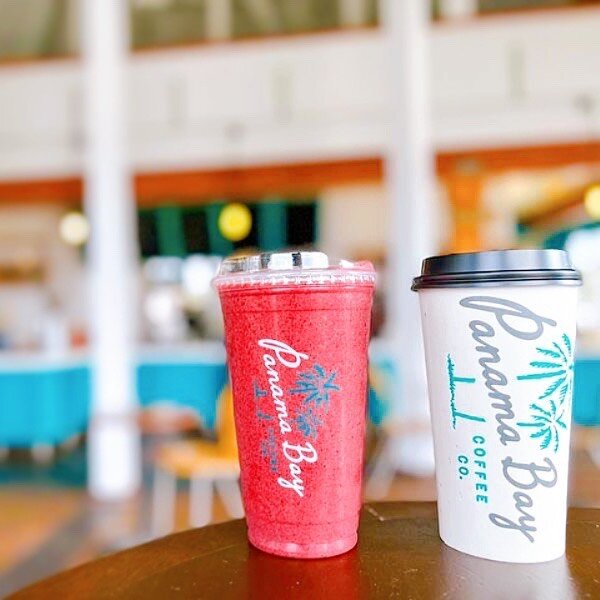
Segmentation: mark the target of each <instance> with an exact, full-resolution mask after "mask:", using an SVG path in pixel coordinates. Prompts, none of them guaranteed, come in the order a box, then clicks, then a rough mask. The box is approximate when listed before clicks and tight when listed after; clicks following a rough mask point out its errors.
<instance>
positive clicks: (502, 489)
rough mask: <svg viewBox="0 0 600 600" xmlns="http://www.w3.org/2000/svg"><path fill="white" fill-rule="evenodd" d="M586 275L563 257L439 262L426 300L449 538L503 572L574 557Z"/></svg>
mask: <svg viewBox="0 0 600 600" xmlns="http://www.w3.org/2000/svg"><path fill="white" fill-rule="evenodd" d="M580 285H581V277H580V275H579V273H578V272H577V271H576V270H575V269H573V267H572V266H571V264H570V262H569V258H568V255H567V253H566V252H564V251H561V250H504V251H492V252H479V253H469V254H454V255H448V256H437V257H432V258H429V259H426V260H425V261H424V262H423V266H422V273H421V276H420V277H417V278H416V279H415V280H414V282H413V289H414V290H416V291H418V292H419V300H420V306H421V317H422V325H423V336H424V343H425V357H426V363H427V378H428V386H429V398H430V404H431V417H432V427H433V436H434V446H435V459H436V478H437V490H438V516H439V528H440V537H441V538H442V540H443V541H444V542H445V543H446V544H447V545H448V546H450V547H452V548H455V549H456V550H460V551H462V552H465V553H467V554H471V555H474V556H478V557H482V558H487V559H491V560H498V561H506V562H516V563H534V562H544V561H549V560H553V559H556V558H558V557H560V556H562V555H563V553H564V551H565V529H566V508H567V484H568V471H569V436H570V428H571V404H572V394H573V375H574V368H573V367H574V351H575V331H576V323H575V311H576V304H577V292H578V287H579V286H580Z"/></svg>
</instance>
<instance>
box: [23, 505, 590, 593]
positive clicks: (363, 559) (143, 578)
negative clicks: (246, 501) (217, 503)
mask: <svg viewBox="0 0 600 600" xmlns="http://www.w3.org/2000/svg"><path fill="white" fill-rule="evenodd" d="M475 534H476V532H475ZM567 546H568V549H567V555H566V557H564V558H562V559H559V560H556V561H553V562H550V563H543V564H537V565H512V564H506V563H497V562H492V561H487V560H483V559H478V558H473V557H470V556H467V555H465V554H461V553H459V552H456V551H455V550H452V549H450V548H448V547H446V546H445V545H444V544H443V543H442V542H441V541H440V539H439V538H438V534H437V521H436V508H435V504H431V503H381V504H368V505H366V506H365V508H364V510H363V514H362V520H361V528H360V541H359V545H358V547H357V548H355V549H354V550H352V551H350V552H348V553H346V554H343V555H341V556H338V557H335V558H329V559H323V560H304V561H302V560H290V559H283V558H278V557H275V556H270V555H269V554H264V553H263V552H260V551H259V550H256V549H254V548H252V547H251V546H250V545H249V544H248V542H247V540H246V531H245V523H244V521H231V522H229V523H224V524H222V525H214V526H211V527H205V528H203V529H194V530H189V531H185V532H183V533H178V534H175V535H171V536H168V537H165V538H162V539H159V540H155V541H153V542H150V543H147V544H144V545H142V546H137V547H136V548H132V549H130V550H126V551H124V552H119V553H117V554H113V555H111V556H108V557H106V558H102V559H100V560H97V561H94V562H91V563H88V564H86V565H83V566H81V567H78V568H76V569H72V570H70V571H66V572H64V573H60V574H58V575H56V576H54V577H52V578H50V579H46V580H44V581H41V582H39V583H37V584H35V585H33V586H31V587H28V588H26V589H24V590H22V591H21V592H18V593H17V594H16V595H14V596H12V598H15V599H17V598H18V599H35V598H40V599H41V598H43V599H44V600H48V599H55V598H58V599H60V600H67V599H70V598H77V599H78V600H83V599H85V600H89V599H94V598H133V599H136V598H140V599H141V598H143V599H145V600H150V599H153V598H157V599H158V598H160V599H170V598H208V599H213V598H215V599H217V600H224V599H226V598H236V599H239V598H241V599H244V598H257V599H261V600H263V599H269V598H277V599H285V598H302V599H307V600H314V599H319V598H328V599H329V598H333V599H334V600H351V599H353V598H406V599H413V600H418V599H423V600H431V599H435V598H444V599H446V600H452V599H460V600H469V599H471V598H473V599H475V598H476V599H477V600H493V599H495V598H498V599H501V598H511V599H515V600H529V599H533V600H535V599H538V598H539V599H543V600H551V599H555V598H556V599H560V600H566V599H569V598H592V599H595V598H600V510H593V509H577V508H574V509H571V510H570V511H569V526H568V536H567Z"/></svg>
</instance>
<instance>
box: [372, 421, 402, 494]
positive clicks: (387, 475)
mask: <svg viewBox="0 0 600 600" xmlns="http://www.w3.org/2000/svg"><path fill="white" fill-rule="evenodd" d="M393 441H394V438H393V437H392V436H391V435H388V434H385V433H383V434H382V439H381V440H380V441H379V447H378V448H377V452H376V454H375V457H374V458H373V463H372V471H371V474H370V476H369V478H368V480H367V485H366V490H365V494H366V497H367V498H368V499H369V500H381V499H383V498H385V497H386V496H387V494H388V493H389V491H390V488H391V487H392V482H393V480H394V475H395V470H394V465H393V462H392V456H391V453H392V449H393Z"/></svg>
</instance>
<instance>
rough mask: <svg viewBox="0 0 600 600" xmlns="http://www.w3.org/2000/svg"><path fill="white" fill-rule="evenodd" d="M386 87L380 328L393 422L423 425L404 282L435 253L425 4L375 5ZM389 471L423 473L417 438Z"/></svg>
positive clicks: (421, 387) (418, 356)
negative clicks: (386, 218)
mask: <svg viewBox="0 0 600 600" xmlns="http://www.w3.org/2000/svg"><path fill="white" fill-rule="evenodd" d="M380 7H381V13H380V14H381V17H382V24H383V27H384V33H385V36H386V46H385V47H386V59H387V63H388V73H389V78H390V83H391V85H390V87H391V99H392V105H391V107H392V110H391V122H390V128H389V132H390V137H389V146H388V155H387V159H386V181H387V186H388V194H389V200H390V230H389V245H388V249H389V253H388V265H389V266H388V269H389V272H388V305H387V311H388V312H387V314H388V329H387V337H388V340H389V345H390V349H391V352H392V353H393V354H394V356H395V359H396V362H397V364H398V366H399V369H400V387H399V389H398V399H397V400H398V401H397V406H398V413H397V414H398V415H399V416H402V418H404V419H406V420H407V421H409V422H410V421H413V420H415V421H420V420H427V419H428V399H427V386H426V379H425V361H424V356H423V343H422V337H421V326H420V315H419V308H418V298H417V295H416V294H415V293H414V292H411V290H410V286H411V280H412V278H413V277H414V276H415V275H416V274H417V273H418V272H419V269H420V263H421V260H422V259H423V258H424V257H425V256H427V255H429V254H431V253H433V252H434V251H435V248H434V247H433V246H434V242H433V239H434V232H433V231H432V229H433V226H432V214H431V213H432V208H431V207H432V203H433V199H434V198H433V195H434V194H435V186H434V167H433V146H432V137H431V131H430V127H431V117H430V106H429V105H430V99H429V72H430V69H429V58H428V36H429V21H430V14H429V2H424V1H423V0H402V1H401V2H399V1H398V0H381V4H380ZM394 455H395V459H396V461H397V465H396V466H397V467H398V468H401V469H402V470H404V471H408V472H414V473H431V471H432V469H433V451H432V446H431V441H430V438H429V437H428V436H427V435H426V434H425V435H424V434H415V435H409V436H406V435H404V436H403V437H402V438H401V439H400V440H399V441H398V443H397V445H396V448H395V452H394Z"/></svg>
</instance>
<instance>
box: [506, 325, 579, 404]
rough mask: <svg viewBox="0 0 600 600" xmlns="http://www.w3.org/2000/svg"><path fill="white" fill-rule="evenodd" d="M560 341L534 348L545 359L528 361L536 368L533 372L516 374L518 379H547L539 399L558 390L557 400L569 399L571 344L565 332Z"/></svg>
mask: <svg viewBox="0 0 600 600" xmlns="http://www.w3.org/2000/svg"><path fill="white" fill-rule="evenodd" d="M561 340H562V343H557V342H553V343H552V348H536V350H537V352H538V354H540V355H542V356H544V357H545V360H534V361H532V362H530V363H529V365H530V366H531V367H533V368H534V369H536V371H535V372H533V373H528V374H526V375H518V376H517V379H518V380H519V381H523V380H528V379H549V380H550V383H549V385H548V386H547V387H546V389H545V390H544V391H543V392H542V394H541V395H540V396H538V399H539V400H544V399H545V398H548V397H550V396H554V394H555V393H557V392H558V397H559V402H560V404H562V403H563V402H564V401H565V399H570V397H571V391H572V388H573V366H574V360H573V345H572V344H571V340H570V338H569V336H568V335H567V334H566V333H563V335H562V338H561Z"/></svg>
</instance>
